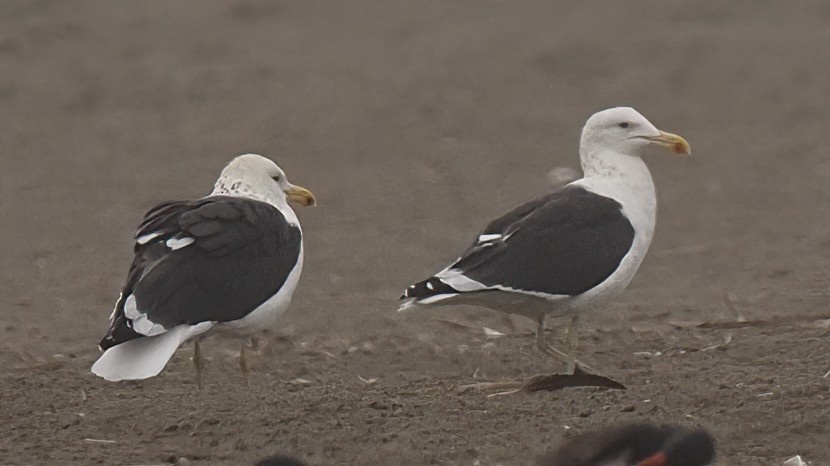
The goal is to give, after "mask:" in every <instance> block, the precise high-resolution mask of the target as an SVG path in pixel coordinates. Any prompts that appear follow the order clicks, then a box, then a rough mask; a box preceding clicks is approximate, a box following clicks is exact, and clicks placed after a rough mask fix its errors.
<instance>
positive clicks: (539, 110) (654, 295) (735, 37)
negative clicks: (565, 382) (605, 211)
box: [0, 0, 830, 466]
mask: <svg viewBox="0 0 830 466" xmlns="http://www.w3.org/2000/svg"><path fill="white" fill-rule="evenodd" d="M828 24H830V4H828V3H827V2H825V1H820V0H816V1H804V2H758V1H750V0H742V1H734V2H708V3H706V4H703V2H697V1H694V0H688V1H685V0H678V1H666V2H645V1H639V0H634V1H629V2H617V1H611V0H607V1H603V2H567V1H558V2H553V1H535V2H512V1H511V2H508V1H492V0H486V1H467V0H465V1H453V2H447V1H443V0H441V1H437V0H436V1H424V2H404V1H386V0H384V1H380V0H378V1H355V2H334V1H330V2H264V1H263V2H252V1H241V2H240V1H229V2H205V1H190V2H184V1H177V2H163V1H147V2H103V1H101V2H65V1H48V0H41V1H7V2H2V3H0V71H2V72H0V123H1V124H2V131H0V216H2V229H0V244H2V248H1V249H0V255H2V256H0V260H1V261H2V265H3V266H2V268H0V335H2V340H0V367H2V369H0V371H1V372H0V375H2V378H0V393H2V403H0V464H6V463H9V464H18V463H32V464H122V463H132V464H135V463H164V462H179V463H188V464H246V463H248V464H250V463H252V462H253V461H254V460H256V459H257V458H261V457H262V456H264V455H267V454H271V453H276V452H282V453H290V454H294V455H297V456H299V457H302V458H304V459H305V460H307V461H308V462H310V463H311V464H314V465H358V464H406V465H424V464H462V465H464V464H466V465H473V464H481V465H484V466H487V465H495V464H504V465H516V464H518V465H521V464H529V463H530V462H532V460H533V458H534V457H535V456H536V455H538V454H539V453H541V452H543V451H545V450H547V449H549V448H552V447H553V446H554V445H555V444H556V443H557V442H559V441H561V440H562V439H563V438H567V437H569V436H571V435H573V434H574V433H576V432H582V431H585V430H588V429H592V428H596V427H598V426H601V425H604V424H607V423H610V422H617V421H642V420H651V421H655V422H677V423H681V424H688V425H701V426H704V427H706V428H708V429H710V431H711V432H712V433H713V434H714V435H715V436H716V438H717V439H718V442H719V446H718V449H719V455H720V456H719V460H718V464H719V465H744V464H745V465H758V464H762V465H776V464H780V463H781V462H782V461H783V460H784V459H786V458H789V457H790V456H792V455H795V454H800V455H802V456H803V457H804V458H806V459H808V460H810V461H811V462H812V463H811V464H812V465H823V464H830V427H829V426H830V421H828V419H830V393H828V387H830V381H828V379H827V378H823V377H822V376H823V375H824V374H825V372H826V371H827V370H828V369H830V325H828V321H827V320H823V319H827V318H828V317H830V309H828V307H830V304H829V303H830V288H828V284H830V236H828V232H829V231H830V215H829V214H830V210H828V200H830V183H828V181H827V180H828V177H830V154H829V153H828V144H827V141H826V137H827V134H828V128H830V110H828V108H830V107H828V96H830V79H828V76H830V46H828V44H830V28H828ZM621 104H625V105H632V106H635V107H636V108H638V109H639V110H640V111H642V112H643V113H644V114H645V115H646V116H647V117H649V118H650V119H651V120H652V121H653V122H654V123H655V124H656V125H658V126H659V127H661V128H664V129H666V130H669V131H673V132H678V133H680V134H682V135H684V136H685V137H686V138H687V139H688V140H689V141H690V142H691V144H692V146H693V148H694V153H695V155H694V156H693V157H692V158H679V157H674V156H671V155H666V154H663V153H660V152H659V151H655V153H653V154H651V155H650V156H649V157H648V163H649V164H650V167H651V168H652V171H653V174H654V178H655V181H656V184H657V186H658V193H659V203H660V214H659V218H658V224H657V231H656V237H655V241H654V243H653V244H652V249H651V252H650V254H649V256H648V257H647V259H646V261H645V263H644V265H643V267H642V269H641V271H640V274H639V275H638V277H637V278H636V279H635V281H634V282H633V283H632V285H631V287H630V288H629V290H628V291H627V292H626V293H625V294H624V296H622V297H620V299H619V300H618V301H617V302H615V303H612V304H611V305H609V306H607V307H605V308H603V309H597V310H596V311H595V312H593V313H588V314H586V315H585V316H584V318H583V320H582V326H581V327H580V332H579V335H580V338H581V347H580V356H581V358H582V359H584V360H586V361H587V362H589V363H591V364H592V365H593V366H595V367H598V368H601V370H602V373H603V374H605V375H608V376H610V377H613V378H615V379H617V380H619V381H621V382H623V383H625V384H626V385H627V386H628V390H627V391H624V392H620V391H602V390H598V389H568V390H563V391H559V392H553V393H534V394H517V395H513V396H505V397H493V398H489V397H488V396H487V393H460V392H459V387H460V386H462V385H464V384H468V383H472V382H476V381H482V380H491V381H494V380H502V379H507V378H511V377H518V376H523V375H530V374H534V373H538V372H555V371H558V370H561V367H560V366H558V365H557V364H556V363H555V362H554V361H552V360H550V359H549V358H545V357H542V356H540V355H539V354H538V352H536V351H534V350H533V349H532V344H531V339H530V338H529V333H528V332H529V330H530V328H531V327H530V326H529V325H527V323H526V322H524V321H522V320H521V319H512V320H511V319H509V318H505V317H503V316H501V315H496V314H495V313H493V312H491V311H486V310H482V309H475V308H467V309H444V310H435V311H430V312H424V313H416V314H404V315H400V314H396V313H395V312H394V310H395V309H396V299H397V297H398V295H399V294H400V293H399V292H400V291H401V289H402V288H403V287H405V286H406V285H408V284H409V283H410V282H411V281H413V280H416V279H421V278H424V277H425V276H427V275H428V274H429V273H431V272H433V271H434V270H436V269H437V268H439V267H440V266H442V265H443V264H444V263H445V262H446V261H447V260H448V259H451V258H452V257H453V255H454V254H456V253H457V252H458V251H459V250H460V249H461V248H462V247H464V246H465V245H466V244H467V243H468V242H469V241H470V240H471V239H472V238H473V235H475V234H476V233H477V231H478V229H479V228H481V227H482V226H483V225H484V224H485V222H486V221H487V220H488V219H490V218H492V217H494V216H496V215H498V214H500V213H501V212H503V211H504V210H505V209H507V208H509V207H511V206H512V205H514V204H516V203H518V202H520V201H523V200H525V199H528V198H531V197H533V196H536V195H539V194H541V193H544V192H545V191H546V190H548V189H550V186H549V181H548V180H547V178H546V176H545V174H546V173H547V172H548V171H549V170H551V169H553V168H557V167H563V166H564V167H572V168H576V167H578V160H577V157H576V146H577V144H576V143H577V141H578V132H579V129H580V127H581V125H582V123H583V122H584V120H585V119H586V118H587V117H588V116H589V115H590V114H591V113H593V112H594V111H596V110H599V109H601V108H605V107H609V106H614V105H621ZM244 152H258V153H262V154H265V155H268V156H270V157H272V158H274V159H275V160H277V161H278V162H279V163H280V164H281V165H282V167H283V168H285V170H286V171H287V172H288V174H289V176H290V177H291V179H292V180H294V181H295V182H297V183H299V184H302V185H304V186H308V187H309V188H311V189H313V190H314V192H315V193H316V194H317V196H318V198H319V201H320V206H319V207H318V208H315V209H304V210H301V211H300V212H299V214H300V217H301V219H302V222H303V225H304V228H305V231H306V250H307V254H306V269H305V272H304V275H303V278H302V281H301V285H300V288H299V289H298V291H297V293H296V295H295V300H294V305H293V307H292V308H291V310H290V311H289V312H288V313H286V315H285V316H284V318H282V320H281V321H280V326H279V327H278V328H275V329H274V330H273V331H272V332H270V333H268V334H267V335H265V336H264V337H265V343H264V345H263V349H262V351H261V354H260V355H259V356H258V357H257V358H256V360H255V362H254V370H253V373H252V374H251V376H250V380H249V381H248V384H247V385H246V384H245V383H244V381H243V379H242V376H241V375H240V373H239V371H238V370H237V367H236V365H237V360H236V350H237V349H238V344H239V342H238V341H234V340H223V339H220V338H213V339H208V340H207V341H206V342H205V345H204V348H205V351H206V353H207V354H208V356H209V357H210V361H209V365H208V371H207V375H206V386H205V388H204V389H203V390H202V391H201V392H199V391H197V390H196V386H195V383H194V377H193V370H192V368H191V366H190V361H189V360H188V357H189V351H190V348H189V347H188V348H182V350H181V351H180V352H179V353H178V354H177V355H176V356H175V358H174V360H173V361H172V362H171V364H170V365H169V366H168V368H167V370H166V371H165V372H163V373H162V375H161V376H160V377H157V378H155V379H151V380H147V381H143V382H140V383H121V384H113V383H107V382H105V381H103V380H100V379H97V378H96V377H94V376H93V375H92V374H90V373H89V370H88V369H89V366H90V365H91V363H92V362H93V361H94V359H95V358H96V356H97V355H98V350H97V347H96V344H97V341H98V340H99V339H100V337H101V336H102V334H103V332H104V330H105V328H106V325H107V317H108V315H109V312H110V309H111V306H112V303H113V302H114V299H115V297H116V296H117V293H118V289H119V286H120V285H121V281H122V280H123V278H124V277H125V275H126V270H127V267H128V264H129V261H130V259H131V257H130V255H131V235H132V233H133V229H134V227H135V225H136V224H137V223H138V222H139V220H140V218H141V215H142V213H143V212H144V211H145V210H146V209H148V208H149V207H151V206H152V205H154V204H155V203H157V202H160V201H163V200H167V199H171V198H179V197H188V196H191V197H192V196H197V195H201V194H203V193H205V192H207V191H208V190H209V189H210V187H211V185H212V183H213V180H214V178H215V177H216V175H217V173H218V171H219V170H220V168H221V167H222V165H223V164H224V163H225V162H227V160H229V159H230V158H231V157H232V156H234V155H236V154H239V153H244ZM739 318H743V319H745V320H746V322H744V323H742V324H735V325H732V324H730V323H733V324H734V323H735V321H736V320H738V319H739ZM706 322H710V323H715V325H703V326H700V325H699V324H701V323H706ZM556 324H557V322H553V323H552V329H553V330H554V331H555V330H557V325H556ZM484 326H487V327H491V328H494V329H497V330H500V331H502V332H505V333H507V334H508V336H507V337H503V338H496V339H487V338H485V336H484V333H483V327H484ZM361 378H362V379H363V380H361ZM88 439H95V440H107V441H109V442H107V443H100V442H92V441H89V440H88Z"/></svg>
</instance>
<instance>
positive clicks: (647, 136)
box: [581, 107, 692, 157]
mask: <svg viewBox="0 0 830 466" xmlns="http://www.w3.org/2000/svg"><path fill="white" fill-rule="evenodd" d="M652 144H654V145H658V146H663V147H667V148H669V149H671V150H672V151H674V152H675V153H678V154H685V155H689V154H691V153H692V149H691V147H690V146H689V143H688V142H686V140H685V139H683V138H682V137H680V136H678V135H676V134H672V133H667V132H665V131H660V130H659V129H657V128H656V127H655V126H654V125H653V124H651V122H650V121H648V120H647V119H646V117H644V116H642V115H640V112H638V111H637V110H634V109H633V108H631V107H615V108H609V109H608V110H603V111H601V112H597V113H595V114H593V115H592V116H591V118H588V121H587V122H586V123H585V127H583V128H582V142H581V147H582V149H583V150H587V151H589V152H594V151H597V150H599V151H602V150H612V151H614V152H616V153H620V154H625V155H631V156H636V157H639V156H641V155H642V154H643V153H644V152H645V149H646V147H648V146H649V145H652Z"/></svg>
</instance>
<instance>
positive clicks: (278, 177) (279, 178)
mask: <svg viewBox="0 0 830 466" xmlns="http://www.w3.org/2000/svg"><path fill="white" fill-rule="evenodd" d="M271 179H273V180H274V181H276V182H277V183H279V182H280V180H281V179H282V178H281V177H280V176H279V175H277V176H272V177H271Z"/></svg>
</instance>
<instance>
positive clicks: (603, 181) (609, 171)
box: [573, 146, 657, 243]
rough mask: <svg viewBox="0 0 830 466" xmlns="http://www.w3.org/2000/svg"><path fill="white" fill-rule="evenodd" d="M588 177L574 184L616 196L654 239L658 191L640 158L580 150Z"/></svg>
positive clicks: (646, 237)
mask: <svg viewBox="0 0 830 466" xmlns="http://www.w3.org/2000/svg"><path fill="white" fill-rule="evenodd" d="M580 158H581V160H582V170H583V171H584V173H585V177H584V178H582V179H581V180H577V181H575V182H573V184H575V185H579V186H582V187H584V188H585V189H587V190H589V191H591V192H594V193H596V194H599V195H602V196H608V197H613V198H615V199H617V200H619V201H620V203H621V204H622V205H623V211H624V212H625V214H626V216H628V218H629V220H630V221H631V222H632V224H633V225H634V228H635V229H637V230H639V232H640V233H642V234H643V239H644V240H646V242H647V243H648V242H651V237H652V235H653V233H654V224H655V221H656V216H657V193H656V192H655V189H654V181H653V180H652V179H651V173H650V172H649V171H648V167H647V166H646V164H645V162H643V160H642V159H641V158H640V157H637V156H632V155H626V154H621V153H618V152H615V151H613V150H607V149H605V150H602V149H601V150H591V149H586V148H585V147H584V146H583V148H581V149H580Z"/></svg>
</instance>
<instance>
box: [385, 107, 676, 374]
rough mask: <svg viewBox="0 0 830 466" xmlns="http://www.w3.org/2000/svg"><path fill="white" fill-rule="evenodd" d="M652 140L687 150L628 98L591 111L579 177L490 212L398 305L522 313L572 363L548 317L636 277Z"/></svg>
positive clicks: (647, 216)
mask: <svg viewBox="0 0 830 466" xmlns="http://www.w3.org/2000/svg"><path fill="white" fill-rule="evenodd" d="M651 145H658V146H662V147H667V148H669V149H671V150H672V151H673V152H675V153H678V154H690V153H691V149H690V147H689V144H688V143H687V142H686V140H685V139H683V138H682V137H680V136H677V135H675V134H671V133H667V132H664V131H661V130H659V129H657V128H656V127H655V126H654V125H653V124H651V122H649V121H648V120H647V119H646V118H645V117H644V116H642V115H641V114H640V113H639V112H637V111H636V110H634V109H633V108H629V107H617V108H611V109H608V110H603V111H601V112H598V113H596V114H594V115H593V116H591V117H590V118H589V119H588V121H587V122H586V123H585V126H584V128H583V130H582V137H581V141H580V146H579V155H580V159H581V163H582V170H583V173H584V176H583V178H581V179H578V180H576V181H573V182H570V183H568V184H566V185H565V186H563V187H562V188H560V189H559V190H557V191H555V192H553V193H550V194H547V195H544V196H542V197H539V198H537V199H534V200H532V201H529V202H526V203H524V204H521V205H519V206H518V207H516V208H514V209H513V210H511V211H509V212H507V213H506V214H505V215H503V216H502V217H499V218H497V219H496V220H493V221H492V222H490V224H489V225H487V227H486V228H484V230H483V231H482V232H481V233H480V234H479V235H478V237H477V238H476V240H475V241H474V242H473V244H472V245H471V246H470V247H469V248H467V250H466V251H464V252H463V253H462V254H461V256H460V257H459V258H458V259H456V260H455V261H454V262H453V263H452V264H450V265H449V266H447V267H446V268H444V269H443V270H441V271H440V272H438V273H436V274H435V275H433V276H432V277H429V278H427V279H426V280H423V281H420V282H417V283H415V284H413V285H411V286H409V288H407V289H406V290H405V291H404V294H403V296H401V299H402V300H403V301H404V302H403V304H402V305H401V307H400V308H399V310H401V311H403V310H406V309H413V308H426V307H432V306H445V305H456V304H471V305H477V306H483V307H487V308H491V309H495V310H499V311H503V312H508V313H512V314H518V315H522V316H526V317H529V318H531V319H533V320H534V321H536V323H537V327H536V328H537V331H536V344H537V347H538V348H539V349H541V350H543V351H545V352H547V353H551V354H554V355H557V356H560V357H562V358H564V359H565V360H566V361H567V362H568V365H569V370H570V372H573V371H574V369H575V367H576V364H577V363H578V361H576V359H575V358H574V348H575V346H576V343H575V341H576V338H575V336H574V334H573V329H572V328H571V329H569V332H568V335H569V340H570V344H569V347H570V348H569V351H568V352H563V351H560V350H559V349H556V348H554V347H553V346H552V345H550V344H548V343H547V341H545V338H544V326H545V319H546V318H547V317H560V316H572V318H575V317H576V316H577V315H578V314H579V312H581V311H582V310H584V309H588V308H591V307H594V306H597V305H598V304H601V303H602V302H604V301H607V300H609V299H610V298H613V297H614V296H616V295H617V294H618V293H619V292H621V291H622V290H623V289H624V288H625V287H626V286H628V284H629V283H630V282H631V280H632V279H633V278H634V275H635V274H636V273H637V269H638V268H639V267H640V264H641V263H642V261H643V258H644V257H645V254H646V251H647V250H648V247H649V245H650V244H651V239H652V236H653V234H654V225H655V221H656V215H657V196H656V193H655V189H654V182H653V181H652V178H651V174H650V172H649V170H648V168H647V167H646V164H645V162H643V160H642V158H641V156H642V155H644V153H645V151H646V148H647V147H648V146H651ZM571 327H573V320H572V321H571ZM583 367H585V366H583Z"/></svg>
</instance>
